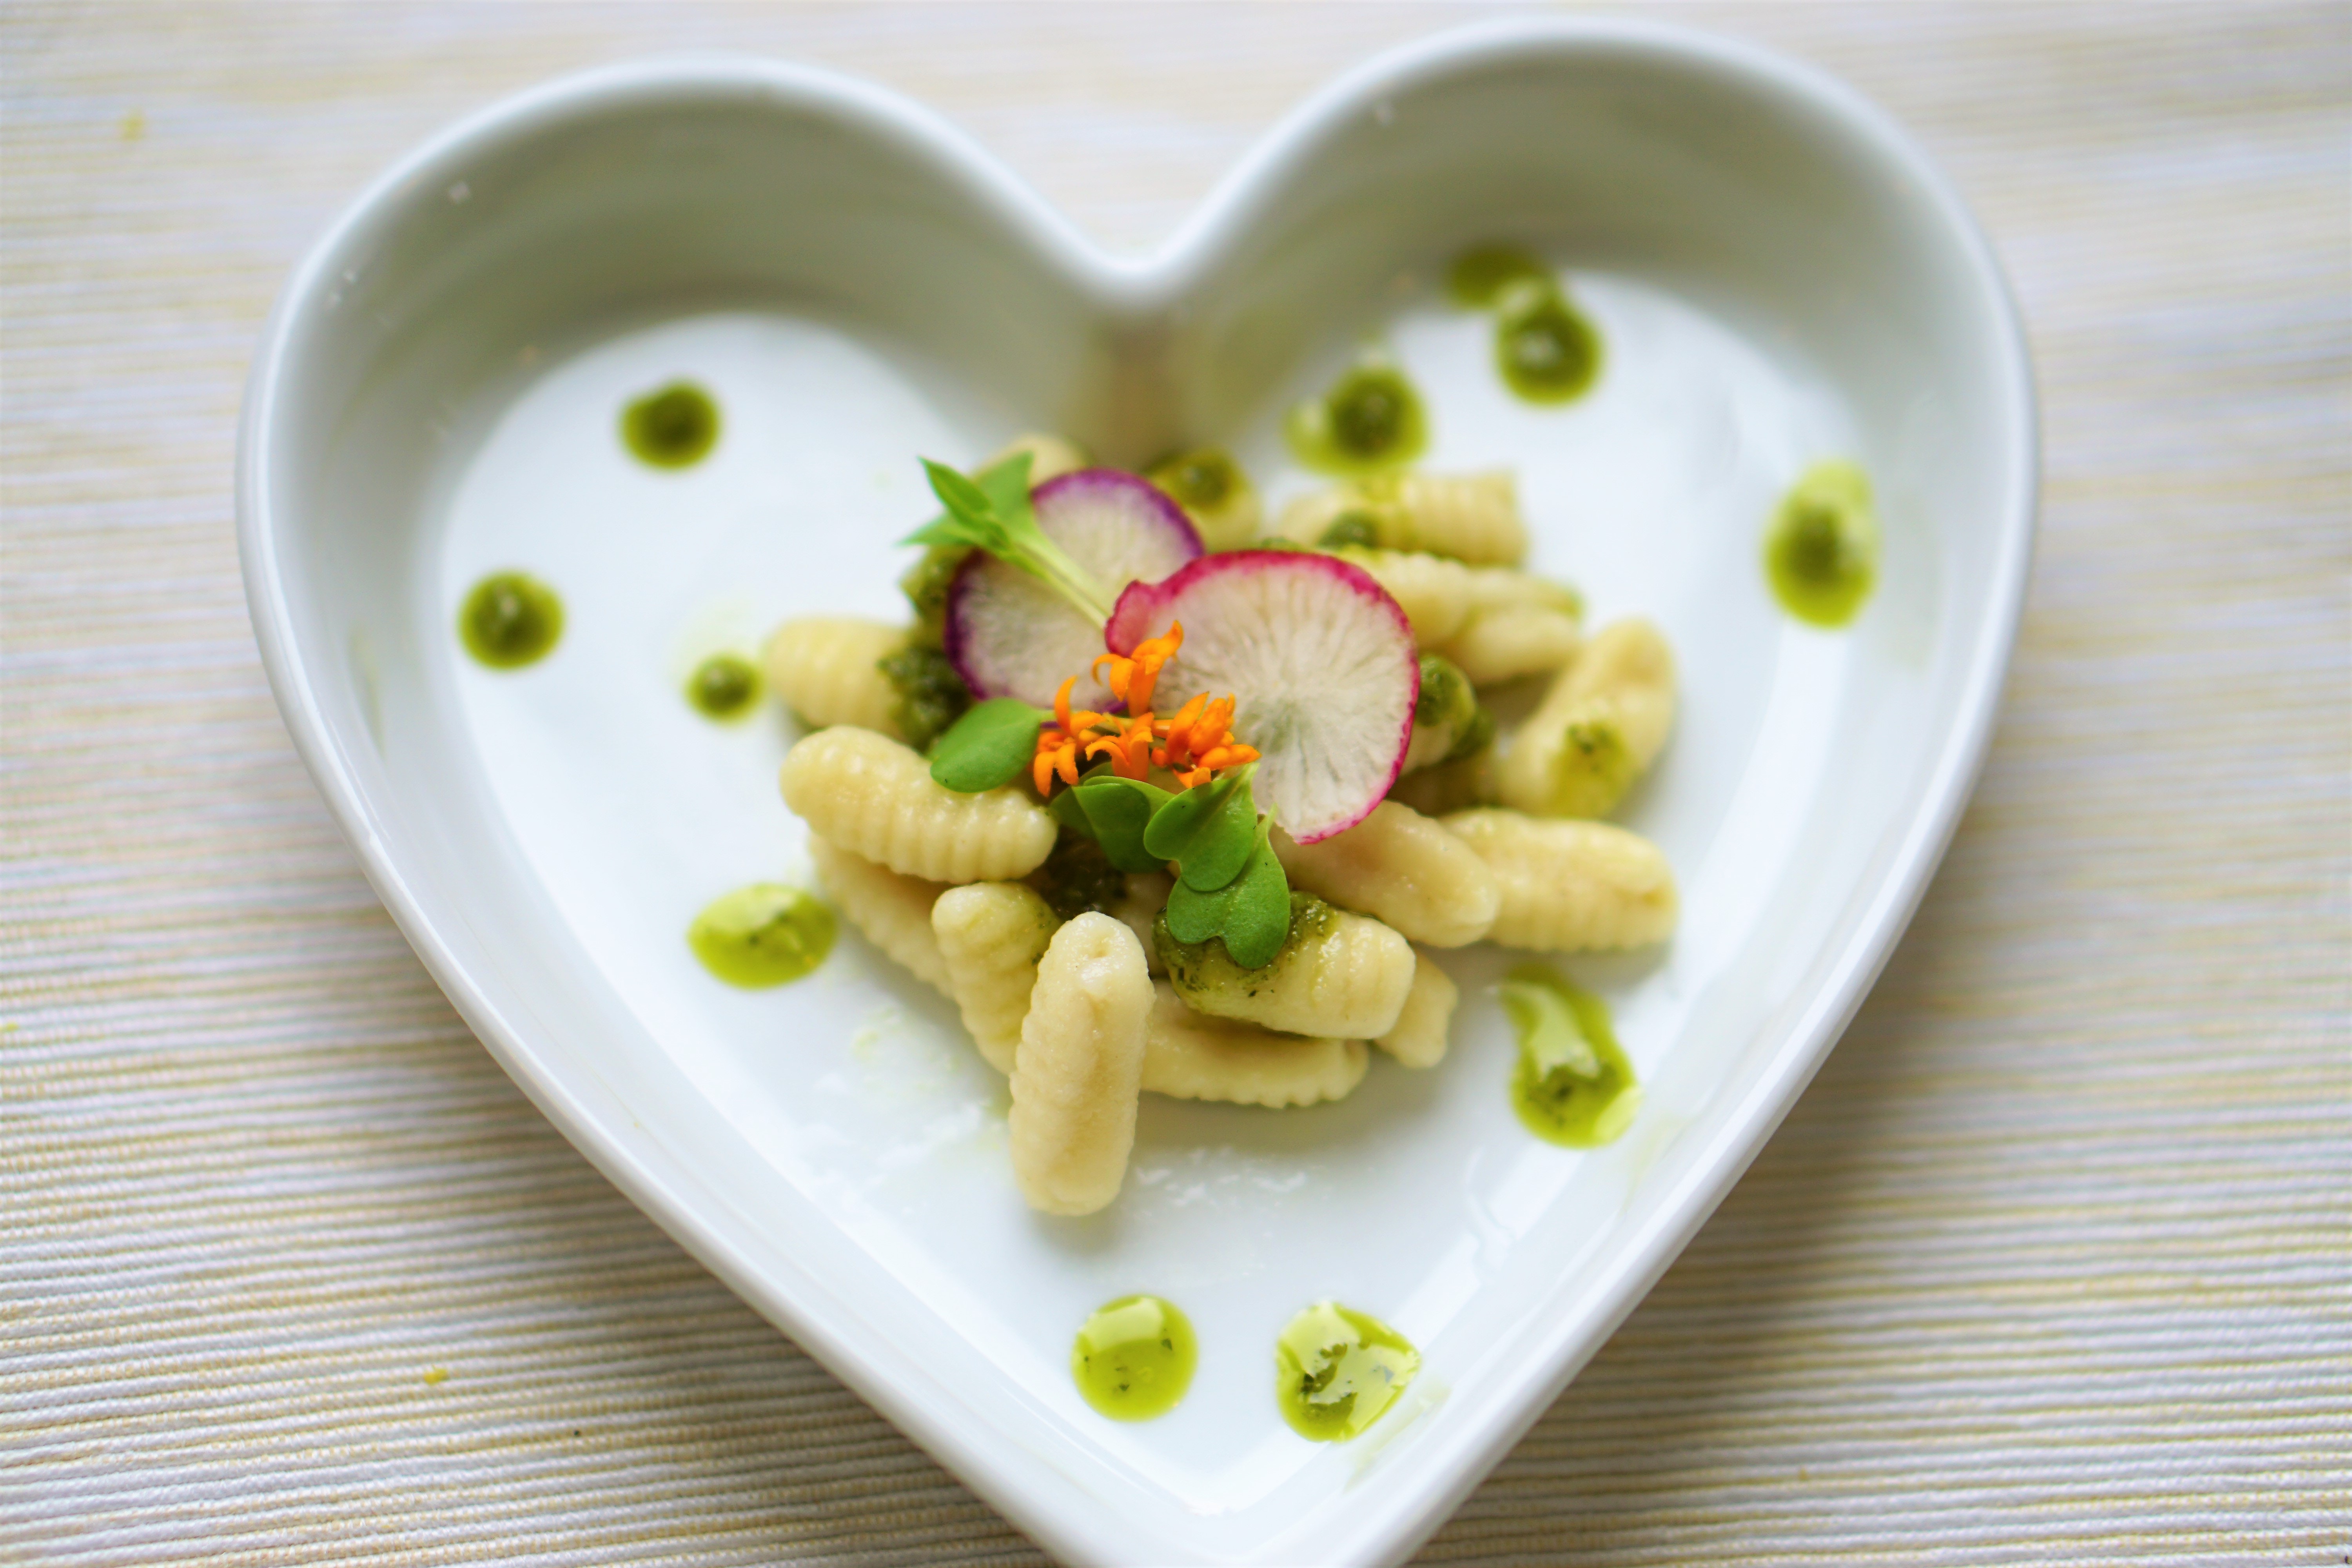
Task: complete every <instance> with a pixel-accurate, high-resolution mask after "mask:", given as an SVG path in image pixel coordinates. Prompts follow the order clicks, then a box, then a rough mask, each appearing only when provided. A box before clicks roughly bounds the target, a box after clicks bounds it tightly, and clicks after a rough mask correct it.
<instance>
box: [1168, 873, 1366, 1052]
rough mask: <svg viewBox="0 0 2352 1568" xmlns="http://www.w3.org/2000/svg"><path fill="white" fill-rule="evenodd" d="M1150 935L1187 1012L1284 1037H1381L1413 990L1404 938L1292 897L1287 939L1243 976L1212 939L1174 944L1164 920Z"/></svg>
mask: <svg viewBox="0 0 2352 1568" xmlns="http://www.w3.org/2000/svg"><path fill="white" fill-rule="evenodd" d="M1151 934H1152V941H1153V942H1155V943H1156V944H1157V945H1158V947H1159V949H1160V962H1162V963H1165V964H1167V966H1168V981H1169V984H1171V985H1173V986H1174V987H1175V988H1176V994H1178V995H1179V996H1181V997H1182V998H1183V999H1184V1001H1185V1002H1186V1004H1187V1005H1190V1006H1191V1007H1192V1010H1193V1011H1194V1012H1196V1013H1209V1014H1213V1015H1214V1016H1217V1017H1220V1018H1238V1019H1241V1020H1242V1021H1243V1022H1244V1023H1250V1024H1258V1025H1262V1026H1265V1027H1266V1028H1269V1029H1273V1030H1276V1032H1278V1033H1281V1034H1285V1035H1311V1036H1317V1037H1332V1038H1337V1039H1347V1040H1369V1039H1372V1038H1375V1037H1379V1036H1381V1035H1385V1034H1387V1033H1388V1032H1389V1030H1391V1028H1393V1027H1395V1026H1396V1020H1397V1014H1398V1013H1399V1012H1400V1011H1401V1010H1402V1008H1403V1006H1404V998H1405V993H1406V992H1407V991H1409V990H1411V989H1412V966H1413V956H1412V944H1411V943H1409V942H1406V941H1405V940H1404V938H1402V937H1401V936H1399V935H1397V933H1396V932H1394V931H1391V930H1390V929H1389V928H1388V927H1386V926H1384V925H1382V924H1381V922H1380V921H1376V920H1368V919H1366V918H1365V917H1364V916H1362V915H1351V914H1349V913H1348V912H1347V911H1346V910H1335V909H1333V908H1332V907H1331V906H1330V905H1329V904H1328V903H1325V902H1324V901H1323V900H1321V899H1318V898H1316V897H1315V896H1313V895H1312V894H1309V893H1302V892H1300V891H1298V890H1297V889H1292V891H1291V894H1290V933H1289V935H1288V936H1287V937H1286V938H1285V939H1284V941H1283V944H1282V952H1280V953H1279V954H1277V955H1276V958H1275V960H1274V962H1273V963H1269V964H1267V965H1266V966H1265V968H1263V969H1244V968H1243V967H1241V965H1239V964H1237V963H1234V961H1233V959H1232V957H1231V956H1230V955H1229V954H1227V952H1225V944H1224V943H1223V942H1219V941H1217V940H1216V939H1215V938H1213V937H1212V938H1211V939H1210V940H1208V941H1207V942H1200V943H1196V944H1188V943H1183V942H1178V941H1177V940H1176V939H1175V936H1174V935H1173V934H1172V933H1171V931H1169V929H1168V921H1167V917H1166V916H1164V915H1163V916H1162V917H1160V921H1159V922H1158V923H1157V924H1156V925H1154V926H1153V927H1152V931H1151Z"/></svg>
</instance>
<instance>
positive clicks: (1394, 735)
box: [1104, 550, 1421, 844]
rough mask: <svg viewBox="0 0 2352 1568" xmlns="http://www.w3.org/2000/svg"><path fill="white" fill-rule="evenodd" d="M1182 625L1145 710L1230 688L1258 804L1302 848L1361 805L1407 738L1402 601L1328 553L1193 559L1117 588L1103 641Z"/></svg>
mask: <svg viewBox="0 0 2352 1568" xmlns="http://www.w3.org/2000/svg"><path fill="white" fill-rule="evenodd" d="M1176 621H1181V622H1183V623H1184V646H1183V648H1182V649H1181V651H1180V652H1179V653H1178V654H1177V655H1176V657H1175V658H1172V659H1171V660H1170V661H1169V662H1168V665H1167V667H1166V668H1163V669H1162V670H1161V671H1160V680H1159V685H1158V687H1157V690H1158V691H1159V692H1160V696H1158V697H1156V698H1155V699H1154V700H1153V703H1152V706H1153V707H1154V708H1166V709H1169V710H1173V709H1174V708H1175V707H1176V706H1177V704H1178V703H1179V702H1180V701H1181V700H1184V699H1185V698H1189V697H1191V696H1192V694H1193V693H1194V692H1196V691H1207V692H1209V693H1211V694H1212V695H1213V696H1217V697H1222V696H1223V695H1224V694H1225V693H1227V692H1229V691H1230V692H1232V693H1233V694H1234V697H1235V698H1236V699H1237V700H1236V702H1235V703H1234V722H1233V731H1234V739H1235V740H1237V741H1240V742H1242V743H1243V744H1244V745H1248V746H1255V747H1256V748H1257V750H1258V752H1259V754H1260V756H1261V757H1262V758H1263V759H1264V760H1263V761H1262V762H1260V763H1258V770H1257V781H1256V784H1255V793H1256V795H1257V801H1258V804H1259V805H1261V806H1264V807H1265V809H1266V811H1268V812H1269V813H1271V814H1272V815H1273V817H1274V819H1275V821H1276V822H1277V823H1279V824H1281V825H1282V826H1283V828H1284V830H1285V831H1286V832H1287V833H1289V835H1290V836H1291V837H1293V838H1295V839H1297V841H1298V842H1299V843H1301V844H1312V843H1314V842H1315V841H1316V840H1318V839H1320V838H1328V837H1331V835H1333V834H1335V833H1339V832H1342V831H1344V830H1346V829H1348V828H1350V827H1353V826H1355V825H1356V824H1357V823H1359V822H1361V821H1362V820H1363V819H1364V818H1365V817H1367V816H1370V815H1371V811H1372V807H1374V806H1376V805H1380V803H1381V797H1382V796H1384V795H1387V794H1388V793H1389V786H1390V785H1391V784H1394V783H1395V782H1396V778H1397V774H1398V773H1401V772H1402V771H1403V768H1404V754H1405V750H1406V748H1407V747H1409V746H1410V745H1411V744H1412V706H1413V702H1414V700H1415V699H1416V698H1418V697H1419V696H1420V694H1421V665H1420V661H1419V659H1418V658H1416V657H1415V656H1414V653H1413V646H1412V627H1411V626H1409V625H1407V624H1406V621H1405V618H1404V611H1403V610H1402V609H1400V608H1399V607H1398V605H1397V602H1396V601H1395V600H1394V599H1392V598H1391V597H1389V595H1388V593H1387V591H1386V590H1385V589H1383V588H1382V587H1381V585H1380V584H1378V583H1376V582H1374V581H1372V578H1371V575H1370V574H1369V573H1367V572H1366V571H1364V569H1363V568H1362V567H1360V566H1355V565H1351V564H1349V563H1347V562H1345V561H1342V560H1339V558H1338V557H1336V556H1331V555H1316V554H1308V553H1306V552H1297V551H1288V550H1243V551H1236V552H1233V553H1231V554H1226V555H1208V556H1203V557H1202V558H1201V559H1200V560H1198V561H1195V562H1193V563H1192V564H1191V565H1189V566H1186V567H1185V568H1183V569H1182V570H1181V571H1180V572H1178V573H1177V574H1175V575H1174V576H1172V577H1170V578H1169V579H1167V581H1165V582H1161V583H1138V584H1135V585H1134V586H1132V587H1130V588H1129V589H1128V590H1127V592H1126V593H1124V594H1122V595H1119V601H1118V608H1117V609H1115V610H1113V611H1112V612H1111V617H1110V626H1109V627H1108V630H1107V631H1106V633H1105V635H1104V641H1105V643H1106V644H1108V647H1110V648H1111V649H1112V651H1114V652H1125V651H1127V650H1129V649H1130V648H1132V647H1135V645H1136V644H1137V643H1139V642H1141V641H1142V640H1143V639H1144V638H1146V637H1159V636H1160V635H1161V634H1163V633H1165V632H1166V631H1167V630H1168V627H1169V626H1170V624H1171V622H1176Z"/></svg>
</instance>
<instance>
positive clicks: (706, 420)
mask: <svg viewBox="0 0 2352 1568" xmlns="http://www.w3.org/2000/svg"><path fill="white" fill-rule="evenodd" d="M621 439H622V440H623V441H624V442H625V443H626V444H627V446H628V448H629V450H630V451H632V452H635V454H636V455H637V457H638V458H640V459H641V460H643V461H645V462H647V463H650V464H652V465H653V466H654V467H655V468H691V467H693V466H694V465H695V464H697V463H698V462H700V461H702V459H703V458H706V457H708V456H709V454H710V448H711V447H715V446H717V445H718V444H719V405H717V404H716V403H713V402H712V401H710V395H709V393H707V392H705V391H703V390H702V388H700V387H698V386H697V385H695V384H693V383H692V382H686V381H674V382H672V383H670V384H668V385H667V386H665V387H662V388H660V389H659V390H658V391H655V392H649V393H647V394H646V395H645V396H643V397H640V398H638V399H637V400H636V401H635V402H634V403H632V404H630V405H628V406H627V407H626V408H625V409H623V410H622V411H621Z"/></svg>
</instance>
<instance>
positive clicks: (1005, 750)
mask: <svg viewBox="0 0 2352 1568" xmlns="http://www.w3.org/2000/svg"><path fill="white" fill-rule="evenodd" d="M1051 717H1052V715H1051V714H1048V713H1043V712H1040V711H1039V710H1036V709H1034V708H1032V707H1030V706H1029V704H1027V703H1026V702H1023V701H1021V700H1018V699H1016V698H1012V697H992V698H991V699H989V700H987V701H985V702H979V703H974V704H973V705H972V707H971V709H970V710H968V711H967V712H966V713H965V714H964V716H963V717H962V718H961V719H959V720H957V721H955V722H954V723H953V724H950V725H949V726H948V731H947V733H946V734H944V735H941V736H940V739H939V744H937V745H936V746H934V747H932V748H931V777H932V778H933V779H935V780H936V781H938V782H939V783H940V784H945V785H946V786H947V787H948V788H950V789H951V790H955V791H958V792H960V793H961V794H964V795H978V794H980V793H981V792H982V790H992V789H994V788H996V787H997V786H998V785H999V784H1011V783H1012V782H1013V780H1014V779H1017V778H1019V777H1020V776H1021V775H1022V773H1024V771H1025V770H1026V769H1027V768H1028V766H1029V759H1030V758H1031V757H1032V756H1034V755H1035V754H1036V751H1037V727H1038V726H1039V725H1041V724H1043V723H1044V722H1045V721H1046V720H1047V719H1049V718H1051Z"/></svg>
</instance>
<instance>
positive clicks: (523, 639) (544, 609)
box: [457, 572, 563, 669]
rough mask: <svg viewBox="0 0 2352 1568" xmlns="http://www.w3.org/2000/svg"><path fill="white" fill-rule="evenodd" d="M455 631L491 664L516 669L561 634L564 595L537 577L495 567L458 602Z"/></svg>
mask: <svg viewBox="0 0 2352 1568" xmlns="http://www.w3.org/2000/svg"><path fill="white" fill-rule="evenodd" d="M457 636H458V638H459V640H461V641H463V642H464V643H465V645H466V651H467V653H470V654H472V655H473V656H474V657H475V658H478V659H479V660H481V661H482V662H483V663H484V664H487V665H488V666H489V667H490V668H492V669H520V668H522V667H523V666H524V665H526V664H536V663H538V662H539V661H540V660H541V659H542V658H546V657H547V656H548V655H549V654H550V653H551V652H553V651H554V649H555V644H556V641H557V639H558V638H560V637H562V636H563V601H562V600H561V599H559V598H557V597H556V596H555V590H554V589H552V588H551V587H549V586H548V585H547V584H544V583H542V582H541V581H540V580H539V579H538V578H536V577H530V576H526V575H524V574H522V573H520V572H494V573H492V574H490V575H488V577H485V578H483V579H482V580H481V581H480V582H478V583H477V584H474V587H473V591H472V592H471V593H469V594H467V595H466V602H465V604H463V605H460V606H459V607H458V610H457Z"/></svg>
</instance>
